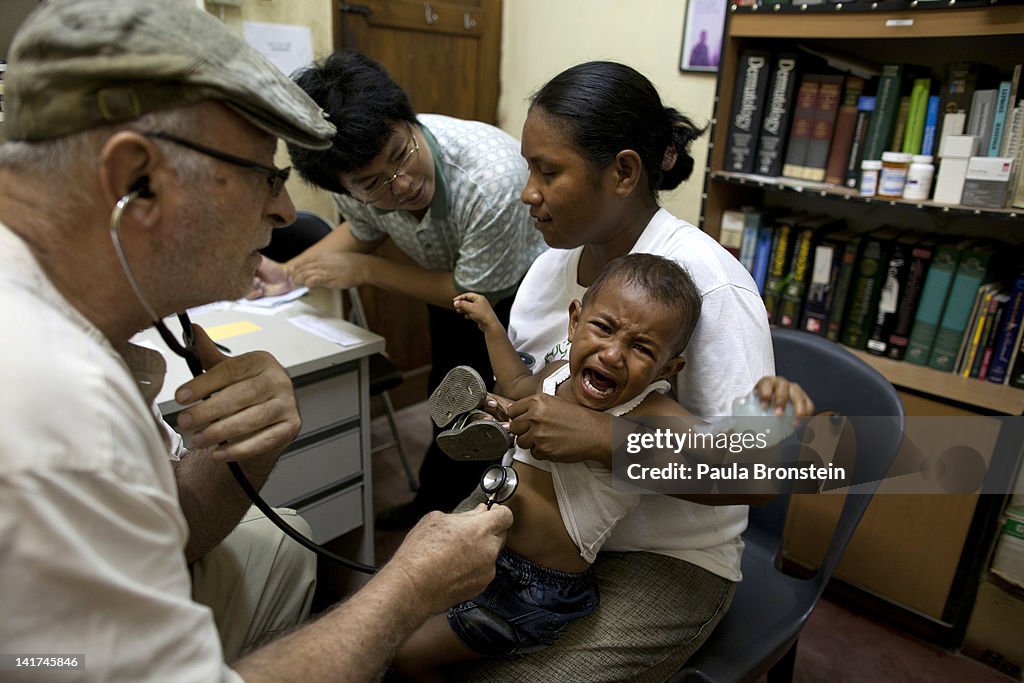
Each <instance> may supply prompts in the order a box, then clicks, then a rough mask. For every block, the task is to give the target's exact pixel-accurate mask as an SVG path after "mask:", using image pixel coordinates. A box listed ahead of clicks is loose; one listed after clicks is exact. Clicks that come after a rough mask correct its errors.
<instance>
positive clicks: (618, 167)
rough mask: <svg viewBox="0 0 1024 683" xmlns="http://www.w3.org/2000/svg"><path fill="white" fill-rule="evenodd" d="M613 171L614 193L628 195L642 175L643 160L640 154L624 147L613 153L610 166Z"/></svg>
mask: <svg viewBox="0 0 1024 683" xmlns="http://www.w3.org/2000/svg"><path fill="white" fill-rule="evenodd" d="M610 168H611V169H612V170H613V171H614V174H615V175H614V183H615V194H617V195H619V196H620V197H628V196H629V195H630V194H632V193H633V190H635V189H636V187H637V185H639V183H640V177H641V176H642V175H643V170H644V162H643V161H642V160H641V159H640V155H639V154H637V153H636V152H635V151H633V150H631V149H624V150H622V151H621V152H619V153H618V154H616V155H615V160H614V161H613V162H612V164H611V167H610Z"/></svg>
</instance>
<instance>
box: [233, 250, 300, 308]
mask: <svg viewBox="0 0 1024 683" xmlns="http://www.w3.org/2000/svg"><path fill="white" fill-rule="evenodd" d="M293 289H295V285H294V284H293V283H292V279H291V277H289V275H288V268H287V267H286V266H285V265H284V264H283V263H278V262H277V261H272V260H271V259H268V258H267V257H266V256H264V257H263V260H262V261H260V265H259V268H257V269H256V275H255V276H254V277H253V279H252V290H251V291H250V292H249V293H248V294H246V295H245V298H246V299H260V298H262V297H265V296H277V295H279V294H285V293H286V292H290V291H292V290H293Z"/></svg>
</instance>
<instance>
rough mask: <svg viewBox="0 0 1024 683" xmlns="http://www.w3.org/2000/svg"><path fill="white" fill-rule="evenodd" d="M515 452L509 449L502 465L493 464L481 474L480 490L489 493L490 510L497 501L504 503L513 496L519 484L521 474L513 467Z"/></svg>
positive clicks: (488, 506)
mask: <svg viewBox="0 0 1024 683" xmlns="http://www.w3.org/2000/svg"><path fill="white" fill-rule="evenodd" d="M513 452H514V450H513V449H509V451H508V452H507V453H505V455H504V457H502V459H501V464H500V465H491V466H490V467H488V468H487V469H486V470H484V473H483V474H481V475H480V490H481V491H483V492H484V493H486V494H487V503H486V505H487V509H488V510H490V509H491V506H492V505H494V504H495V503H504V502H505V501H507V500H508V499H509V498H511V497H512V496H513V494H515V492H516V488H518V486H519V475H518V474H517V473H516V470H515V468H514V467H512V454H513Z"/></svg>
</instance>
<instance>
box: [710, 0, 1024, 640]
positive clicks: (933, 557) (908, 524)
mask: <svg viewBox="0 0 1024 683" xmlns="http://www.w3.org/2000/svg"><path fill="white" fill-rule="evenodd" d="M738 4H739V3H737V5H738ZM737 5H730V11H729V12H728V17H727V20H726V29H725V33H724V36H723V44H722V57H721V63H720V70H719V74H718V85H717V93H716V99H715V108H714V115H713V119H712V124H711V144H710V149H709V156H708V166H707V168H706V169H705V176H704V194H703V202H702V206H701V227H702V228H703V229H704V230H705V231H706V232H708V233H709V234H711V235H712V236H714V237H716V238H718V237H719V234H720V231H721V219H722V213H723V211H726V210H735V209H739V208H740V207H742V206H744V205H752V206H766V207H779V208H784V209H787V210H790V211H794V212H795V211H800V212H807V213H811V214H826V215H829V216H834V217H837V218H843V219H844V220H846V221H847V223H848V224H849V225H851V226H852V227H856V228H860V227H863V228H879V227H882V226H886V225H888V226H897V227H901V228H902V227H906V228H912V229H914V230H917V231H921V232H926V233H929V234H931V233H934V234H936V235H955V234H962V235H967V236H970V237H976V238H999V239H1003V240H1007V241H1010V242H1016V243H1022V242H1024V231H1022V228H1024V209H978V208H975V207H969V206H958V205H956V206H948V205H943V204H938V203H935V202H933V201H909V200H902V199H893V200H891V199H881V198H877V197H874V198H869V199H865V198H863V197H860V196H859V193H858V192H857V191H856V190H851V189H846V188H844V187H840V186H837V185H832V184H826V183H820V182H812V181H808V180H799V179H794V178H789V177H781V176H780V177H775V176H765V175H757V174H752V173H740V172H736V171H732V170H728V163H729V152H730V150H729V120H730V114H731V112H732V110H733V101H732V100H733V97H734V93H735V90H736V85H737V84H736V80H737V73H738V71H739V70H740V69H739V67H740V64H741V54H743V53H744V51H748V54H749V51H750V50H757V49H766V50H768V51H770V52H772V53H779V52H782V51H784V50H785V51H792V50H794V49H796V48H798V47H800V48H807V49H809V50H811V51H819V52H827V53H829V54H830V55H832V56H833V57H834V58H843V57H845V58H848V59H849V60H850V63H851V64H857V65H864V64H865V63H867V64H868V65H869V66H873V67H875V68H876V69H877V68H879V67H880V66H881V65H882V64H886V63H891V62H899V63H913V64H919V65H922V66H924V67H930V68H931V70H932V72H933V73H935V74H942V73H943V68H944V67H945V65H946V64H948V63H949V62H954V61H971V60H975V61H980V62H988V63H993V64H996V65H998V66H1001V67H1003V68H1007V67H1012V66H1013V65H1014V64H1019V63H1024V40H1022V36H1024V4H1021V3H1019V2H1007V1H1006V0H991V1H986V2H984V3H981V2H976V1H974V0H956V1H955V2H949V1H948V0H946V1H943V2H924V1H923V0H922V1H920V2H916V3H915V2H910V1H908V0H901V1H896V0H878V1H876V2H867V1H864V0H855V1H854V2H843V3H832V2H830V3H825V4H819V5H808V6H802V5H800V4H782V5H775V4H774V3H772V2H769V1H768V0H760V2H759V3H758V4H753V5H750V4H749V3H748V4H745V5H743V6H737ZM954 38H955V41H954V40H951V39H954ZM1021 97H1024V95H1021V94H1018V98H1021ZM844 348H848V347H844ZM848 350H849V351H851V352H852V353H854V354H855V355H856V356H857V357H859V358H861V359H863V360H864V361H865V362H866V363H868V364H869V365H871V366H872V367H874V368H875V369H877V370H878V371H879V372H881V373H882V374H883V375H884V376H885V377H886V378H888V379H889V381H890V382H892V383H893V385H894V386H896V387H897V389H898V390H900V392H901V396H902V398H903V401H904V405H905V407H906V410H907V414H908V415H911V416H913V415H937V416H960V415H979V414H980V415H1024V389H1018V388H1014V387H1011V386H1007V385H999V384H995V383H992V382H988V381H983V380H978V379H968V378H964V377H961V376H958V375H955V374H953V373H951V372H942V371H939V370H935V369H933V368H930V367H926V366H921V365H915V364H913V363H909V362H907V361H905V360H902V361H897V360H892V359H890V358H886V357H882V356H876V355H873V354H869V353H867V352H866V351H858V350H854V349H848ZM829 498H831V497H829V496H797V497H795V498H794V500H793V501H792V502H791V505H790V516H789V520H788V526H787V534H786V541H785V544H784V548H783V552H784V555H785V557H786V558H787V560H789V561H793V562H796V563H798V564H799V563H805V564H813V563H814V562H815V560H814V558H815V557H818V556H820V550H822V549H823V548H824V543H825V542H826V540H827V536H825V535H823V534H822V533H821V529H822V527H827V520H829V519H835V518H836V517H837V516H838V510H839V504H840V503H841V501H836V500H828V499H829ZM1002 504H1003V500H1002V497H1000V496H979V495H974V494H956V495H953V494H942V495H896V494H893V495H885V496H876V497H875V500H874V501H873V502H872V504H871V506H870V507H869V509H868V514H867V515H866V516H865V518H864V520H863V521H862V522H861V524H860V527H859V528H858V531H857V533H856V534H855V536H854V539H853V541H852V542H851V544H850V546H849V547H848V549H847V552H846V553H845V554H844V557H843V559H842V560H841V562H840V564H839V567H838V568H837V571H836V576H837V577H838V578H840V579H842V581H843V582H844V584H845V585H846V586H847V588H846V589H844V590H849V591H850V592H851V593H852V595H853V596H854V598H855V599H858V600H859V601H861V602H862V603H863V604H865V605H866V606H868V607H870V608H873V609H876V610H878V611H882V612H883V613H885V614H887V615H888V616H890V617H891V618H893V619H894V620H895V621H897V622H900V623H903V624H904V625H906V626H908V627H910V628H911V629H912V630H915V631H916V632H918V633H919V634H921V635H923V636H925V637H927V638H929V639H931V640H933V641H935V642H938V643H941V644H943V645H945V646H947V647H956V646H959V644H960V643H961V642H962V638H963V633H964V631H965V629H966V623H967V620H968V618H969V616H970V613H971V608H972V606H973V604H974V597H975V592H976V590H977V586H978V583H979V580H980V579H981V578H983V577H984V573H985V569H986V566H985V561H986V560H985V558H987V556H988V552H989V549H990V547H991V544H992V542H993V539H994V537H995V530H996V529H997V528H998V525H997V524H996V520H997V519H998V516H999V514H1000V512H1001V509H1002ZM816 553H817V554H816ZM880 557H885V558H888V561H886V562H884V563H883V562H880V561H879V559H878V558H880ZM924 567H927V568H928V569H927V571H922V568H924ZM850 586H852V587H853V588H852V589H850V588H849V587H850Z"/></svg>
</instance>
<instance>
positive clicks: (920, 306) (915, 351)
mask: <svg viewBox="0 0 1024 683" xmlns="http://www.w3.org/2000/svg"><path fill="white" fill-rule="evenodd" d="M721 225H722V229H721V233H720V238H719V239H720V241H721V243H722V245H723V246H725V247H726V248H727V249H728V250H729V251H730V252H732V253H733V254H734V255H735V256H736V257H737V258H738V259H739V260H740V262H741V263H743V265H744V266H745V267H746V268H747V269H748V270H749V271H750V273H751V274H752V275H753V277H754V281H755V283H756V284H757V287H758V290H759V291H760V292H761V295H762V298H763V299H764V302H765V308H766V309H767V311H768V317H769V320H770V322H772V323H773V324H775V325H779V326H781V327H792V328H800V329H803V330H806V331H808V332H811V333H813V334H818V335H823V336H825V337H827V338H828V339H831V340H832V341H836V342H839V343H841V344H844V345H846V346H849V347H852V348H855V349H863V350H865V351H867V352H868V353H872V354H875V355H879V356H885V357H888V358H892V359H894V360H902V361H906V362H909V363H915V364H918V365H926V366H930V367H932V368H934V369H936V370H941V371H944V372H952V373H957V374H960V375H962V376H964V377H974V378H977V379H983V380H987V381H989V382H994V383H997V384H1010V385H1012V386H1015V387H1018V388H1024V346H1022V343H1024V338H1022V336H1021V329H1024V328H1022V325H1021V321H1022V318H1024V268H1022V265H1024V254H1022V253H1021V252H1020V251H1019V250H1018V249H1015V248H1013V247H1010V246H1008V245H1006V244H1003V243H1000V242H994V241H986V240H976V239H967V238H963V237H959V236H946V237H943V236H936V235H932V234H924V233H919V232H914V231H911V230H902V229H898V228H892V227H888V226H883V227H881V228H877V229H873V230H866V229H860V230H858V229H853V228H847V227H846V225H845V224H844V222H843V221H842V220H838V219H834V218H831V217H828V216H820V215H810V214H804V213H785V212H784V210H781V209H774V208H760V207H743V208H740V209H730V210H727V211H724V212H723V214H722V222H721Z"/></svg>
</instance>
